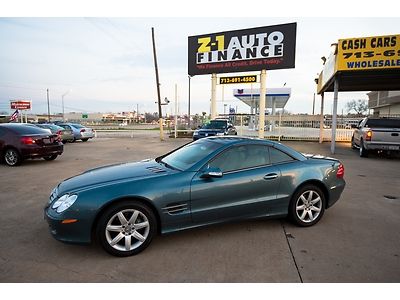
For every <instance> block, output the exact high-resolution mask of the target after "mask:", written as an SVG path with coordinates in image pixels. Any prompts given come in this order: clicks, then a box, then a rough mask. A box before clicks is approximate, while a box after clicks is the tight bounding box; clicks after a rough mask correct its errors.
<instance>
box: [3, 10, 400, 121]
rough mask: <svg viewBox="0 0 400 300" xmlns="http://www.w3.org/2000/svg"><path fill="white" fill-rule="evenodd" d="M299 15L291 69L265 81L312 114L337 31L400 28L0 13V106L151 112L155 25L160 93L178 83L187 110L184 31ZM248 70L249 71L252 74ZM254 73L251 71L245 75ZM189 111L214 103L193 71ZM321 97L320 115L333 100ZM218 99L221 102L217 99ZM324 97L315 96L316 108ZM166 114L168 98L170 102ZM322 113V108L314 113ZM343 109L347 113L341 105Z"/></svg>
mask: <svg viewBox="0 0 400 300" xmlns="http://www.w3.org/2000/svg"><path fill="white" fill-rule="evenodd" d="M289 22H297V49H296V68H295V69H287V70H276V71H269V72H268V73H267V87H282V86H283V85H284V84H285V83H286V87H291V88H292V96H291V98H290V100H289V102H288V104H287V107H286V109H287V110H289V111H291V112H293V113H311V111H312V99H313V93H314V92H315V88H316V87H315V83H314V78H315V77H316V76H317V73H319V72H320V70H321V69H322V61H321V59H320V58H321V56H328V55H329V51H330V44H331V43H334V42H337V40H338V39H339V38H349V37H363V36H373V35H387V34H399V33H400V32H399V28H400V18H326V17H325V18H296V17H292V18H289V17H285V18H271V17H265V18H238V17H235V18H182V17H180V18H139V17H132V18H113V17H109V18H83V17H74V18H5V17H3V18H0V41H1V47H0V65H1V69H0V112H2V111H4V112H8V113H9V112H10V109H9V101H10V100H12V99H29V100H32V103H33V110H34V112H36V113H42V112H46V111H47V102H46V89H49V91H50V92H49V94H50V109H51V112H61V110H62V109H61V96H62V95H63V94H65V93H67V94H66V95H65V98H64V100H65V107H66V111H76V112H107V111H128V110H133V109H136V106H137V105H138V106H139V111H147V112H155V111H157V105H156V104H155V103H154V102H155V101H156V99H157V93H156V88H155V75H154V63H153V56H152V44H151V27H154V28H155V33H156V44H157V55H158V63H159V73H160V81H161V96H162V98H164V97H168V98H169V99H170V100H173V99H174V88H175V84H177V85H178V99H179V103H180V111H181V112H182V113H186V112H187V104H188V75H187V37H188V36H190V35H197V34H204V33H212V32H219V31H228V30H236V29H244V28H251V27H259V26H268V25H275V24H282V23H289ZM253 73H254V72H253ZM249 74H250V73H249ZM191 82H192V85H191V87H192V93H191V99H192V100H191V103H192V104H191V107H192V109H191V112H192V113H201V112H202V111H206V112H209V110H210V105H209V104H210V101H209V99H210V94H211V76H210V75H201V76H195V77H193V78H192V81H191ZM243 87H244V88H248V86H247V85H246V86H243V85H241V86H240V85H239V86H235V85H228V86H225V88H224V91H222V88H221V87H220V86H219V87H218V89H217V98H218V110H219V112H223V105H224V104H227V105H232V106H234V107H236V106H238V108H239V112H243V113H245V112H249V108H248V107H247V106H246V105H243V104H241V102H240V101H239V100H237V99H235V98H234V97H233V95H232V90H233V89H234V88H243ZM332 97H333V95H332V94H329V95H327V97H326V99H327V105H326V109H325V112H326V113H329V112H330V110H331V107H332ZM339 97H340V98H339V107H338V113H341V110H342V108H344V105H345V103H346V102H347V101H349V100H352V99H367V96H366V92H362V93H341V94H340V95H339ZM222 99H224V102H222ZM319 101H320V98H319V97H318V96H317V102H316V104H317V106H318V105H319ZM166 109H167V111H168V112H172V109H173V105H170V106H169V107H168V108H166ZM317 111H318V110H317ZM344 112H346V111H344Z"/></svg>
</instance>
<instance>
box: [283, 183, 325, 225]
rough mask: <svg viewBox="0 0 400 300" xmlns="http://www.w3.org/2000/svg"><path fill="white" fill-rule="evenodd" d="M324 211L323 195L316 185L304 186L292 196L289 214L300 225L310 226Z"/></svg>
mask: <svg viewBox="0 0 400 300" xmlns="http://www.w3.org/2000/svg"><path fill="white" fill-rule="evenodd" d="M324 211H325V197H324V194H323V193H322V191H321V190H320V189H319V188H318V187H316V186H312V185H310V186H305V187H303V188H302V189H300V190H299V191H298V192H297V193H296V194H295V195H294V197H293V199H292V202H291V208H290V214H291V217H292V219H293V221H294V222H295V223H296V224H297V225H300V226H312V225H314V224H315V223H317V222H318V221H319V220H320V219H321V218H322V215H323V214H324Z"/></svg>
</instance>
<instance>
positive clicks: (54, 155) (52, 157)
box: [43, 154, 58, 161]
mask: <svg viewBox="0 0 400 300" xmlns="http://www.w3.org/2000/svg"><path fill="white" fill-rule="evenodd" d="M57 156H58V155H57V154H53V155H50V156H45V157H43V158H44V159H45V160H48V161H50V160H55V159H56V158H57Z"/></svg>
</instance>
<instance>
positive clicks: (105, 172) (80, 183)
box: [58, 160, 176, 195]
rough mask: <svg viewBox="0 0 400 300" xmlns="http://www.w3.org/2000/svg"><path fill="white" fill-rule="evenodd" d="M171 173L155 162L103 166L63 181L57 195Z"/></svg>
mask: <svg viewBox="0 0 400 300" xmlns="http://www.w3.org/2000/svg"><path fill="white" fill-rule="evenodd" d="M171 172H176V171H174V170H172V169H168V168H166V167H165V166H164V165H162V164H160V163H157V162H156V161H155V160H146V161H141V162H133V163H122V164H115V165H109V166H103V167H99V168H95V169H90V170H88V171H85V172H84V173H82V174H80V175H77V176H74V177H71V178H68V179H66V180H64V181H63V182H61V183H60V185H59V186H58V194H59V195H62V194H64V193H66V192H71V191H76V190H81V189H84V188H87V187H91V186H95V185H101V184H105V183H107V184H109V183H111V182H116V181H121V180H130V179H141V178H147V177H152V176H153V177H154V176H163V175H168V174H170V173H171Z"/></svg>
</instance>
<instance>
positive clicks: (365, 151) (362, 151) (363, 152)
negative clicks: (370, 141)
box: [360, 140, 368, 157]
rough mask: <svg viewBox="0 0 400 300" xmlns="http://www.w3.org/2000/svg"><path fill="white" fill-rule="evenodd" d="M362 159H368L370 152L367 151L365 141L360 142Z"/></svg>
mask: <svg viewBox="0 0 400 300" xmlns="http://www.w3.org/2000/svg"><path fill="white" fill-rule="evenodd" d="M360 157H368V150H367V149H365V147H364V142H363V140H360Z"/></svg>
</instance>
